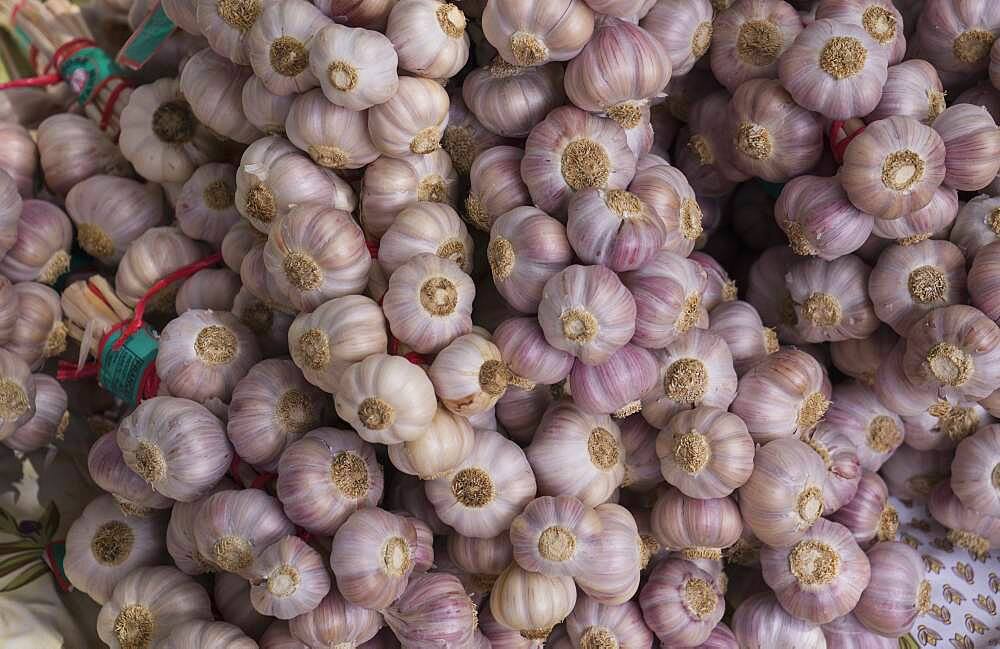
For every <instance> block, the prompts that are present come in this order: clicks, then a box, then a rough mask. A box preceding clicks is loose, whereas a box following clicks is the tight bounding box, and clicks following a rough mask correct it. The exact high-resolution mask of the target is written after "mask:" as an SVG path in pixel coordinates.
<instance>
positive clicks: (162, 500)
mask: <svg viewBox="0 0 1000 649" xmlns="http://www.w3.org/2000/svg"><path fill="white" fill-rule="evenodd" d="M37 380H38V377H36V381H37ZM36 387H37V386H36ZM87 471H88V473H89V474H90V477H91V479H93V481H94V483H95V484H97V486H98V487H100V488H101V489H103V490H104V491H107V492H108V493H110V494H111V495H112V496H114V497H115V499H116V500H117V501H118V503H119V504H120V506H122V507H124V508H126V509H129V510H131V511H143V510H146V509H169V508H170V507H171V506H172V505H173V504H174V503H173V501H172V500H171V499H169V498H167V497H166V496H163V495H161V494H158V493H156V492H155V491H153V489H152V488H151V487H150V486H149V483H147V482H146V481H145V480H143V479H142V477H141V476H139V475H138V474H137V473H135V472H134V471H132V469H130V468H129V467H128V465H126V464H125V460H124V459H123V458H122V450H121V449H120V448H118V443H117V442H116V441H115V433H114V432H110V433H105V434H104V435H102V436H101V437H99V438H98V439H97V441H95V442H94V444H93V446H91V447H90V453H89V454H88V455H87ZM178 563H180V562H178ZM182 569H183V567H182Z"/></svg>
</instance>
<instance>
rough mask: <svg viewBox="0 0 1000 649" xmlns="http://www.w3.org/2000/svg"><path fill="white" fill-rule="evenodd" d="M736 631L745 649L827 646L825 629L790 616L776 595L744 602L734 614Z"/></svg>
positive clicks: (765, 595) (762, 595)
mask: <svg viewBox="0 0 1000 649" xmlns="http://www.w3.org/2000/svg"><path fill="white" fill-rule="evenodd" d="M732 629H733V633H734V634H735V636H736V640H737V642H738V643H739V646H740V647H741V649H766V648H767V647H780V646H782V645H785V646H793V647H803V648H804V647H810V648H811V649H823V648H825V647H826V640H825V639H824V638H823V631H822V629H821V628H820V627H818V626H816V625H815V624H813V623H812V622H806V621H805V620H801V619H799V618H797V617H795V616H793V615H791V614H790V613H788V612H787V611H786V610H785V609H784V608H782V606H781V604H780V603H778V600H777V598H775V596H774V595H773V594H772V593H757V594H756V595H753V596H751V597H749V598H747V599H745V600H743V603H741V604H740V605H739V606H738V607H737V608H736V612H735V613H733V620H732Z"/></svg>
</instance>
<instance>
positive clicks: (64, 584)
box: [45, 541, 73, 593]
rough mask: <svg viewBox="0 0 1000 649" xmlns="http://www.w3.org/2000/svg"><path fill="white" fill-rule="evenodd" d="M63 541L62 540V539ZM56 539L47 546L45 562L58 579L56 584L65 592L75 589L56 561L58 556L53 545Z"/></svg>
mask: <svg viewBox="0 0 1000 649" xmlns="http://www.w3.org/2000/svg"><path fill="white" fill-rule="evenodd" d="M60 542H61V541H60ZM55 543H56V541H52V542H51V543H48V544H47V545H46V546H45V559H46V561H45V564H46V565H47V566H48V567H49V570H50V571H51V572H52V576H53V577H55V579H56V585H58V586H59V588H60V590H62V591H63V592H64V593H68V592H71V591H72V590H73V584H71V583H69V582H68V581H66V579H65V578H64V577H63V574H62V571H61V570H60V569H59V563H58V562H57V561H56V556H55V554H53V552H52V546H53V545H54V544H55Z"/></svg>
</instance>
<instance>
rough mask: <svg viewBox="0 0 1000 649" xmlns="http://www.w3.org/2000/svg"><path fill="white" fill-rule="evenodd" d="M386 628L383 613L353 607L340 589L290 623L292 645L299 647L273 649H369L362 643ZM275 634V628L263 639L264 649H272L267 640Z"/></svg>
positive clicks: (289, 630) (289, 646)
mask: <svg viewBox="0 0 1000 649" xmlns="http://www.w3.org/2000/svg"><path fill="white" fill-rule="evenodd" d="M382 624H383V621H382V614H381V613H379V612H378V611H373V610H369V609H366V608H361V607H360V606H357V605H355V604H352V603H351V602H348V601H346V600H345V599H344V597H343V596H342V595H341V594H340V593H339V592H337V589H336V588H331V589H330V592H329V594H328V595H327V596H326V597H324V598H323V601H321V602H320V603H319V606H317V607H316V608H315V609H313V610H312V611H309V612H307V613H304V614H302V615H299V616H298V617H295V618H293V619H292V620H291V622H289V624H288V632H289V635H290V636H291V638H294V640H290V641H292V642H295V643H296V644H294V645H291V644H289V645H284V644H282V645H279V646H275V647H273V649H305V647H322V646H328V647H336V646H338V645H342V644H343V645H348V646H352V647H357V646H365V645H363V644H362V643H364V642H367V641H368V640H371V639H372V638H373V637H375V634H376V633H377V632H378V630H379V628H380V627H381V626H382ZM273 630H274V627H273V626H272V627H271V628H270V629H268V632H267V633H266V634H264V637H263V638H261V649H265V648H266V649H271V647H270V645H268V644H267V643H266V638H267V637H268V636H269V635H271V632H272V631H273ZM299 643H301V644H299Z"/></svg>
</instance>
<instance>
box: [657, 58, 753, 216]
mask: <svg viewBox="0 0 1000 649" xmlns="http://www.w3.org/2000/svg"><path fill="white" fill-rule="evenodd" d="M683 78H684V77H682V79H683ZM706 90H714V89H706ZM729 100H730V96H729V93H728V92H726V91H724V90H714V92H708V94H706V95H705V96H703V97H699V98H698V99H696V100H695V101H694V102H693V103H692V105H691V107H690V109H689V114H688V117H687V128H686V129H685V130H684V131H682V132H681V133H679V134H678V137H677V141H676V143H675V150H674V156H675V163H676V165H677V167H678V168H679V169H680V170H681V171H683V172H684V176H685V177H686V178H687V179H688V181H689V182H690V184H691V185H692V186H693V187H694V188H695V189H696V190H697V191H698V193H699V194H701V195H703V196H718V195H724V194H727V193H729V192H730V191H732V190H733V188H734V186H735V185H736V183H737V182H738V181H741V180H746V176H745V175H744V174H743V173H742V172H741V171H739V170H738V169H737V168H736V167H735V166H734V165H733V161H732V156H733V146H732V142H731V140H730V137H729V133H728V129H726V128H722V127H720V125H724V124H725V123H726V122H727V121H728V119H729ZM659 133H660V129H658V130H657V135H659ZM750 186H751V185H746V187H750Z"/></svg>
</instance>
